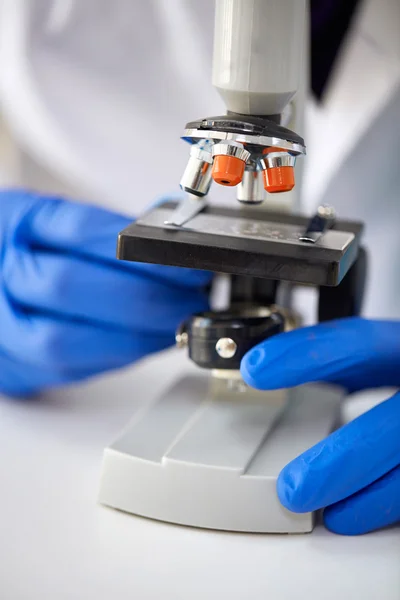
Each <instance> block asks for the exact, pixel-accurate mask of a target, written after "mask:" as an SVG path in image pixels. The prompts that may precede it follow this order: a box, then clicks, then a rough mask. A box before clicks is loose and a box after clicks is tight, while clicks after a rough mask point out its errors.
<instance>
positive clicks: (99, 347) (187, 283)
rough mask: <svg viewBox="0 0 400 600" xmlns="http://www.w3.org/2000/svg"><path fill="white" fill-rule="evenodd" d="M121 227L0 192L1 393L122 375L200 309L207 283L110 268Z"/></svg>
mask: <svg viewBox="0 0 400 600" xmlns="http://www.w3.org/2000/svg"><path fill="white" fill-rule="evenodd" d="M129 222H130V220H129V219H127V218H125V217H122V216H120V215H118V214H114V213H111V212H108V211H106V210H102V209H99V208H96V207H93V206H85V205H82V204H78V203H72V202H67V201H64V200H60V199H54V198H46V197H41V196H38V195H35V194H32V193H28V192H24V191H2V192H0V393H6V394H9V395H27V394H31V393H35V392H37V391H39V390H41V389H43V388H47V387H50V386H56V385H61V384H65V383H68V382H72V381H76V380H80V379H84V378H86V377H88V376H90V375H94V374H96V373H100V372H102V371H107V370H109V369H114V368H117V367H122V366H124V365H127V364H129V363H132V362H134V361H136V360H138V359H140V358H141V357H144V356H146V355H147V354H150V353H152V352H157V351H159V350H162V349H164V348H167V347H168V346H170V345H171V344H173V343H174V332H175V329H176V327H177V325H178V324H179V322H180V321H181V320H182V319H184V318H185V317H187V316H189V315H190V314H192V313H193V312H197V311H201V310H205V309H206V308H207V297H206V293H205V292H204V291H202V287H203V286H204V285H205V284H206V283H207V282H208V280H209V277H210V276H209V274H207V273H205V272H201V271H191V270H188V269H179V268H173V267H160V266H155V265H147V264H139V263H135V264H133V263H127V262H122V261H118V260H117V259H116V258H115V250H116V241H117V235H118V232H119V231H120V230H121V229H123V228H125V227H126V226H127V225H128V224H129Z"/></svg>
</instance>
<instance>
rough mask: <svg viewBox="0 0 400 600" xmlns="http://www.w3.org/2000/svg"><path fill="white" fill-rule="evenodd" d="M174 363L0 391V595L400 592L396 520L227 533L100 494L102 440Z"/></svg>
mask: <svg viewBox="0 0 400 600" xmlns="http://www.w3.org/2000/svg"><path fill="white" fill-rule="evenodd" d="M182 361H184V358H183V356H182V355H179V357H177V354H176V352H175V351H172V352H169V353H166V354H164V355H163V356H157V357H154V358H152V359H150V360H148V361H145V362H144V363H142V364H140V365H139V366H137V367H135V368H133V369H127V370H125V371H123V372H119V373H115V374H113V375H112V376H108V377H103V378H99V379H97V380H94V381H92V382H90V383H87V384H85V385H83V386H79V387H70V388H68V389H64V390H62V391H58V392H57V393H52V394H51V395H48V396H47V397H46V398H42V399H41V400H40V401H31V402H19V401H15V400H8V399H1V400H0V449H1V461H0V598H1V599H3V598H4V600H47V599H49V600H50V599H51V600H72V599H73V600H75V599H78V598H79V599H80V598H85V600H103V599H104V600H106V599H107V600H109V599H110V598H112V599H114V598H115V599H118V600H125V599H126V600H128V599H129V600H131V599H132V598H135V599H137V600H147V599H157V600H158V599H159V598H163V600H169V599H171V600H181V599H182V600H189V599H190V600H200V599H202V600H203V599H205V598H207V599H208V600H213V599H218V600H221V599H225V598H229V600H244V599H246V598H252V599H255V600H261V599H263V600H264V599H267V598H268V599H271V600H286V599H288V600H289V599H290V600H292V599H293V598H301V599H303V598H307V600H314V599H315V600H317V599H318V600H320V599H323V600H338V599H340V600H343V599H350V598H351V600H358V599H360V600H361V599H362V600H373V599H374V600H375V599H376V598H382V599H383V598H384V599H385V600H399V598H400V528H398V527H397V528H392V529H388V530H385V531H382V532H378V533H374V534H370V535H367V536H362V537H354V538H346V537H340V536H335V535H333V534H330V533H329V532H327V531H326V530H325V529H324V528H323V527H322V526H319V527H317V528H316V529H315V530H314V532H313V533H312V534H310V535H299V536H279V535H247V534H231V533H219V532H211V531H205V530H197V529H191V528H185V527H178V526H173V525H167V524H164V523H158V522H153V521H150V520H146V519H142V518H139V517H133V516H131V515H128V514H124V513H121V512H118V511H114V510H112V509H108V508H105V507H102V506H99V505H98V504H97V502H96V499H97V492H98V483H99V476H100V468H101V460H102V453H103V448H104V446H105V445H107V443H109V442H110V441H111V440H112V439H113V438H114V437H115V436H116V435H117V434H118V432H119V431H120V430H121V428H122V427H124V425H125V424H126V423H127V422H128V421H129V419H130V418H131V417H132V414H133V413H134V411H135V410H136V409H137V408H138V407H139V406H140V405H141V404H142V403H143V402H147V401H151V400H152V399H155V398H156V396H158V395H159V394H160V393H161V392H162V390H163V389H165V387H166V386H167V385H170V384H171V383H172V382H173V381H174V380H175V379H176V378H177V377H178V376H180V375H181V374H182ZM184 365H185V369H186V368H187V369H188V370H189V369H191V368H192V367H191V366H189V365H187V363H184ZM155 373H156V374H157V376H156V377H155ZM365 402H367V403H368V402H369V399H367V400H363V401H361V400H360V401H359V402H357V403H355V402H353V403H352V404H351V405H349V406H348V407H347V409H346V411H345V414H346V416H347V417H349V416H354V413H355V412H356V411H358V410H360V409H361V408H365Z"/></svg>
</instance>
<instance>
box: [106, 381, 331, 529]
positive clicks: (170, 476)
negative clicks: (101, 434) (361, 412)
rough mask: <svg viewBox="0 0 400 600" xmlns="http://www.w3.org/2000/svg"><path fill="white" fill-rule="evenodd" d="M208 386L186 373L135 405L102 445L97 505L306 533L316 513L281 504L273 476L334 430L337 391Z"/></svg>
mask: <svg viewBox="0 0 400 600" xmlns="http://www.w3.org/2000/svg"><path fill="white" fill-rule="evenodd" d="M214 385H215V382H214V383H213V386H214ZM216 387H217V391H215V388H214V387H213V388H212V389H211V387H210V379H209V377H207V376H202V375H201V374H199V375H194V376H187V377H186V378H185V379H182V380H181V381H179V382H178V383H177V384H176V385H175V386H174V387H172V388H171V389H170V390H169V391H168V392H167V393H166V394H165V395H164V396H163V397H162V398H161V399H160V400H159V401H157V402H156V403H155V404H153V405H151V406H150V407H148V408H147V409H146V410H145V411H144V412H142V413H141V414H140V415H139V416H138V417H137V418H136V419H135V420H134V422H132V423H131V424H130V425H129V426H128V427H127V428H126V430H125V431H124V432H123V433H122V435H121V436H120V437H119V438H118V439H117V440H116V442H115V443H114V444H112V445H111V446H110V447H108V448H106V449H105V452H104V459H103V469H102V477H101V484H100V494H99V501H100V503H102V504H105V505H107V506H111V507H114V508H116V509H119V510H123V511H126V512H129V513H134V514H136V515H141V516H144V517H150V518H152V519H157V520H161V521H168V522H172V523H178V524H182V525H190V526H195V527H204V528H210V529H219V530H230V531H245V532H265V533H266V532H269V533H305V532H309V531H312V529H313V524H314V515H313V514H311V513H305V514H294V513H291V512H289V511H288V510H286V509H285V508H283V507H282V505H281V504H280V503H279V500H278V497H277V494H276V480H277V477H278V474H279V472H280V470H281V468H282V467H283V466H284V465H285V464H287V463H288V462H289V461H290V460H291V459H293V458H294V457H296V456H297V455H298V454H300V453H301V452H302V451H304V450H306V449H307V448H308V447H310V446H312V445H313V444H315V443H316V442H318V441H319V440H320V439H322V438H323V437H324V436H326V435H327V434H328V433H329V432H330V431H331V430H332V428H333V427H334V424H335V422H336V418H337V416H338V410H339V403H340V400H341V394H340V392H339V391H338V390H336V389H334V388H330V387H326V386H320V385H307V386H302V387H299V388H296V389H294V390H291V391H289V392H288V391H283V392H282V391H280V392H263V393H261V392H246V393H245V394H243V393H232V392H227V391H226V383H225V382H219V383H216ZM221 389H222V390H224V391H222V392H221Z"/></svg>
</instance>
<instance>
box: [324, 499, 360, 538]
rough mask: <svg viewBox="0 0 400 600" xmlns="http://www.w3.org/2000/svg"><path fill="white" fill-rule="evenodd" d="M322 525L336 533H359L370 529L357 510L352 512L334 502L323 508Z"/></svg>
mask: <svg viewBox="0 0 400 600" xmlns="http://www.w3.org/2000/svg"><path fill="white" fill-rule="evenodd" d="M324 525H325V527H326V528H327V529H328V531H331V532H332V533H336V534H338V535H347V536H352V535H361V534H364V533H368V532H370V531H371V528H370V527H368V525H367V523H365V522H364V519H362V518H361V519H360V517H359V515H358V513H357V511H355V512H352V511H349V510H346V509H343V508H341V507H340V505H336V504H334V505H332V506H328V507H327V508H326V509H325V510H324Z"/></svg>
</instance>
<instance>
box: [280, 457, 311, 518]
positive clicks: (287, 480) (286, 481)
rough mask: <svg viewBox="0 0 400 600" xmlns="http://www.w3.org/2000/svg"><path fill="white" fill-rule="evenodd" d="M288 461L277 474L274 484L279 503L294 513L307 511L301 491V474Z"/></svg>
mask: <svg viewBox="0 0 400 600" xmlns="http://www.w3.org/2000/svg"><path fill="white" fill-rule="evenodd" d="M292 464H293V463H290V464H289V465H287V466H286V467H284V469H282V471H281V472H280V474H279V477H278V481H277V484H276V491H277V494H278V498H279V501H280V503H281V504H282V505H283V506H284V507H285V508H287V509H288V510H290V511H291V512H295V513H305V512H309V510H310V509H309V507H308V506H307V502H304V498H303V497H302V493H301V484H302V476H301V473H299V472H297V470H296V469H292Z"/></svg>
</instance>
